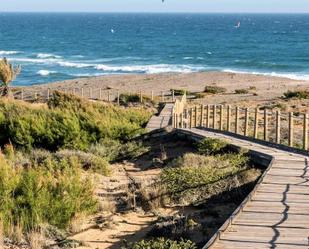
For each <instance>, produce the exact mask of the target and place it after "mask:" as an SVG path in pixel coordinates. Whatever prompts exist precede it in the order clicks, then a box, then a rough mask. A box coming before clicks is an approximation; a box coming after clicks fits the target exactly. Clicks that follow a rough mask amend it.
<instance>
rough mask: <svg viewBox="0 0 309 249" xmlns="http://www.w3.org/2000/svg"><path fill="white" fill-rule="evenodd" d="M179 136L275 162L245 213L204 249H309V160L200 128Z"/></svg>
mask: <svg viewBox="0 0 309 249" xmlns="http://www.w3.org/2000/svg"><path fill="white" fill-rule="evenodd" d="M179 132H183V133H186V134H188V135H190V134H191V135H198V136H202V137H210V138H219V139H224V140H226V141H227V142H229V143H230V144H233V145H236V146H238V147H242V148H245V149H249V150H251V151H255V152H258V153H263V154H267V155H269V156H271V157H272V158H273V160H272V164H270V166H269V167H268V169H267V171H266V172H265V173H264V175H263V178H262V180H261V182H260V183H259V184H258V185H257V187H256V190H255V192H254V194H253V195H252V197H251V198H250V200H249V201H248V202H247V203H246V204H245V205H244V207H243V208H242V210H241V212H239V213H238V214H237V215H235V216H234V217H233V219H231V222H230V224H229V225H228V226H227V228H226V229H225V230H221V231H220V232H218V233H217V234H216V235H215V236H214V237H213V238H212V240H211V241H210V242H209V243H208V244H207V245H206V246H205V247H204V249H206V248H213V249H225V248H228V249H244V248H256V249H263V248H283V249H288V248H289V249H298V248H304V249H305V248H306V249H308V248H309V166H308V165H309V157H307V156H304V155H300V154H294V153H291V152H288V151H284V150H280V149H276V148H273V147H267V146H264V145H261V144H258V143H254V142H251V141H248V140H242V139H240V138H236V137H234V136H231V135H226V134H222V133H216V132H212V131H207V130H203V129H198V128H193V129H190V130H189V129H179Z"/></svg>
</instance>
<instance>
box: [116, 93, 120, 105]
mask: <svg viewBox="0 0 309 249" xmlns="http://www.w3.org/2000/svg"><path fill="white" fill-rule="evenodd" d="M117 105H120V93H119V91H117Z"/></svg>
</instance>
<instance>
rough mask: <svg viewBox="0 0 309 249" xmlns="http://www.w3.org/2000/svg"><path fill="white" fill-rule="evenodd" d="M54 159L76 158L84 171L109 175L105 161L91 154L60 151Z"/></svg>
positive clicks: (76, 151)
mask: <svg viewBox="0 0 309 249" xmlns="http://www.w3.org/2000/svg"><path fill="white" fill-rule="evenodd" d="M55 157H56V158H57V159H58V160H64V159H65V160H70V159H71V158H76V160H77V161H78V163H79V164H80V165H81V167H82V168H83V169H84V170H87V171H89V170H91V171H93V172H96V173H99V174H101V175H104V176H109V175H110V173H111V169H110V165H109V163H108V161H107V159H106V158H104V157H100V156H96V155H94V154H91V153H86V152H83V151H78V150H61V151H58V152H57V153H55Z"/></svg>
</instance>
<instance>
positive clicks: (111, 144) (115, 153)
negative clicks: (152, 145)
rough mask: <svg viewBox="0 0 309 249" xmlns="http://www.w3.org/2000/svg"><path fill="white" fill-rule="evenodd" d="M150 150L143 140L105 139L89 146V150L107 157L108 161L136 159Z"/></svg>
mask: <svg viewBox="0 0 309 249" xmlns="http://www.w3.org/2000/svg"><path fill="white" fill-rule="evenodd" d="M148 151H149V148H148V147H145V146H144V145H143V143H141V142H135V141H131V142H126V143H121V142H120V141H118V140H111V139H103V140H101V141H100V142H99V143H97V144H93V145H92V146H91V147H90V148H89V152H91V153H93V154H95V155H98V156H100V157H104V158H107V160H108V161H110V162H113V161H119V160H123V159H135V158H137V157H139V156H141V155H142V154H144V153H146V152H148Z"/></svg>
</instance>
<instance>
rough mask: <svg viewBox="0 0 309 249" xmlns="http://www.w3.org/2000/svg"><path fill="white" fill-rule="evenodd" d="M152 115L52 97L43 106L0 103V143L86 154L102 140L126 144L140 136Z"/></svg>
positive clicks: (139, 109) (63, 96)
mask: <svg viewBox="0 0 309 249" xmlns="http://www.w3.org/2000/svg"><path fill="white" fill-rule="evenodd" d="M150 116H151V112H149V111H146V110H145V109H141V108H128V109H125V108H122V107H118V106H114V105H104V104H99V103H92V102H90V101H86V100H82V99H80V98H77V97H74V96H71V95H65V94H62V93H58V92H56V93H54V94H53V97H52V98H51V99H50V101H49V103H48V107H46V106H42V105H41V106H39V107H38V106H37V105H31V104H26V103H22V102H18V101H14V100H4V99H2V100H0V129H1V131H2V132H1V134H0V143H1V144H7V143H8V142H12V144H13V145H14V146H17V147H23V148H26V149H31V148H33V147H37V148H44V149H47V150H58V149H61V148H68V149H79V150H85V149H86V148H88V147H89V146H90V144H92V143H96V142H98V141H100V140H101V139H103V138H111V139H120V140H126V139H130V138H132V137H135V136H136V135H138V134H140V133H142V132H143V129H142V126H143V125H144V124H145V123H146V122H147V121H148V119H149V118H150Z"/></svg>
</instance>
